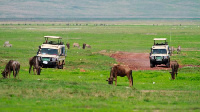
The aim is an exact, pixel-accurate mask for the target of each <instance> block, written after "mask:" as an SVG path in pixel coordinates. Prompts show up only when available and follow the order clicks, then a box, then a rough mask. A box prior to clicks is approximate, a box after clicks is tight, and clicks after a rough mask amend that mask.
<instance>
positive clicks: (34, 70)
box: [33, 67, 36, 75]
mask: <svg viewBox="0 0 200 112" xmlns="http://www.w3.org/2000/svg"><path fill="white" fill-rule="evenodd" d="M35 70H36V68H35V67H33V72H34V75H35Z"/></svg>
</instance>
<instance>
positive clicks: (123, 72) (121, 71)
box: [106, 64, 133, 87]
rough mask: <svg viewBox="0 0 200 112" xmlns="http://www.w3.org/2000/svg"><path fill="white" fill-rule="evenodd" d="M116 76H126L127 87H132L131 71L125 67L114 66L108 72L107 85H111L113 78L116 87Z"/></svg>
mask: <svg viewBox="0 0 200 112" xmlns="http://www.w3.org/2000/svg"><path fill="white" fill-rule="evenodd" d="M117 76H120V77H124V76H127V77H128V79H129V86H130V87H131V86H133V76H132V70H131V69H130V68H129V67H128V66H125V65H120V64H114V66H113V67H112V68H111V71H110V77H109V78H108V80H106V81H108V84H113V80H114V78H115V80H114V81H115V85H116V86H117Z"/></svg>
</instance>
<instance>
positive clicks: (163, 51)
mask: <svg viewBox="0 0 200 112" xmlns="http://www.w3.org/2000/svg"><path fill="white" fill-rule="evenodd" d="M153 54H167V50H166V49H153Z"/></svg>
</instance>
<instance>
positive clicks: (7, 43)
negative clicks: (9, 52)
mask: <svg viewBox="0 0 200 112" xmlns="http://www.w3.org/2000/svg"><path fill="white" fill-rule="evenodd" d="M3 47H12V44H10V43H9V41H5V43H4V45H3Z"/></svg>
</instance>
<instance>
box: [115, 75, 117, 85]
mask: <svg viewBox="0 0 200 112" xmlns="http://www.w3.org/2000/svg"><path fill="white" fill-rule="evenodd" d="M115 86H117V74H116V73H115Z"/></svg>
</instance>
